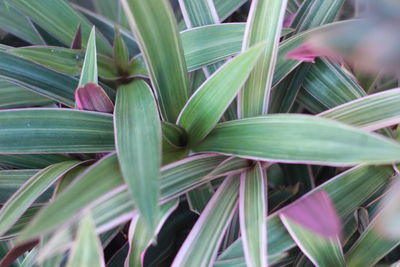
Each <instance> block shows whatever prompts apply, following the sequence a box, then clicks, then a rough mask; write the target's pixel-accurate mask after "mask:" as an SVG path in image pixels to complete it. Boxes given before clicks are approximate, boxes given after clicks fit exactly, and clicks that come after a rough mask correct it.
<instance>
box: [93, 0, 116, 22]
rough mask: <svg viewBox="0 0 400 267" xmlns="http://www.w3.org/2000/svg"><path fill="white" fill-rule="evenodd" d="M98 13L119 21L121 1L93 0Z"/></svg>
mask: <svg viewBox="0 0 400 267" xmlns="http://www.w3.org/2000/svg"><path fill="white" fill-rule="evenodd" d="M93 5H94V8H95V10H96V13H98V14H101V15H103V16H105V17H106V18H108V19H110V20H111V21H114V22H117V21H118V14H119V9H120V7H119V1H109V0H95V1H93Z"/></svg>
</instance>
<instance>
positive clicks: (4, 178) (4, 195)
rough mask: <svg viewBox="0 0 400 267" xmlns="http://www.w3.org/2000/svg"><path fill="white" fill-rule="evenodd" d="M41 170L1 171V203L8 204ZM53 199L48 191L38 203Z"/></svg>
mask: <svg viewBox="0 0 400 267" xmlns="http://www.w3.org/2000/svg"><path fill="white" fill-rule="evenodd" d="M38 171H39V170H2V171H0V203H4V202H6V201H7V200H8V199H9V198H10V197H11V196H12V195H13V194H14V193H15V192H16V191H17V190H18V188H20V187H21V186H22V185H23V184H24V183H25V182H26V181H27V180H28V179H29V178H30V177H32V176H33V175H35V174H36V173H37V172H38ZM50 197H51V192H49V191H48V190H47V191H46V192H45V193H43V194H42V195H41V196H40V197H39V198H38V199H37V200H36V201H37V202H44V201H47V200H48V199H49V198H50Z"/></svg>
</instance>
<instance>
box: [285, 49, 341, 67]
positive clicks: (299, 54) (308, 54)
mask: <svg viewBox="0 0 400 267" xmlns="http://www.w3.org/2000/svg"><path fill="white" fill-rule="evenodd" d="M317 57H329V58H330V59H331V60H333V61H335V62H336V63H338V64H343V59H342V58H341V57H340V56H339V55H338V54H336V53H334V52H332V51H329V52H328V51H327V50H326V51H323V50H321V49H316V48H314V47H312V46H311V45H310V44H303V45H301V46H299V47H297V48H295V49H293V50H292V51H290V52H289V53H287V54H286V58H287V59H294V60H300V61H304V62H311V63H315V58H317Z"/></svg>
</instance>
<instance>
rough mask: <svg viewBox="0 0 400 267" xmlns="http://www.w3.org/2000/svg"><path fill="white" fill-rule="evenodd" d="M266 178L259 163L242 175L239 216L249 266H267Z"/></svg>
mask: <svg viewBox="0 0 400 267" xmlns="http://www.w3.org/2000/svg"><path fill="white" fill-rule="evenodd" d="M265 188H266V177H264V174H263V169H262V167H261V164H260V163H259V162H257V163H256V165H255V166H254V167H253V168H252V169H251V170H249V171H247V172H244V173H242V174H241V177H240V197H239V216H240V233H241V236H242V240H243V249H244V255H245V258H246V263H247V266H267V257H266V256H267V255H266V254H265V251H267V220H266V217H267V201H266V192H265Z"/></svg>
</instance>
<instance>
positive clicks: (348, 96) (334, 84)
mask: <svg viewBox="0 0 400 267" xmlns="http://www.w3.org/2000/svg"><path fill="white" fill-rule="evenodd" d="M302 91H307V93H308V94H311V95H312V96H313V97H312V98H314V99H316V100H317V101H318V102H320V103H321V104H323V105H324V106H326V108H333V107H335V106H337V105H340V104H344V103H346V102H349V101H352V100H355V99H357V98H360V97H363V96H365V95H366V93H365V91H364V89H363V88H361V86H360V85H359V84H357V83H356V82H355V81H354V79H352V78H351V77H350V75H349V74H348V73H346V72H345V71H344V69H342V68H341V67H339V66H338V65H337V64H334V63H331V62H329V61H327V60H326V59H318V60H316V63H315V64H313V66H312V68H311V69H310V71H309V73H308V75H307V77H306V80H305V81H304V83H303V90H301V91H300V94H303V93H302ZM314 101H315V100H314Z"/></svg>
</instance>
